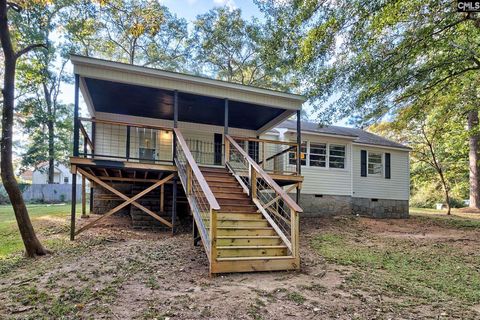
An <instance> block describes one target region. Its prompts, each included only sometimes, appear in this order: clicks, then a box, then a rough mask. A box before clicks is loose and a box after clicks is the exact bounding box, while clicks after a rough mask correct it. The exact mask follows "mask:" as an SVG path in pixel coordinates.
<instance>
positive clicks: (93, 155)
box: [90, 121, 97, 197]
mask: <svg viewBox="0 0 480 320" xmlns="http://www.w3.org/2000/svg"><path fill="white" fill-rule="evenodd" d="M96 131H97V123H96V122H95V121H93V122H92V144H93V148H92V158H94V157H95V133H96ZM90 197H91V193H90Z"/></svg>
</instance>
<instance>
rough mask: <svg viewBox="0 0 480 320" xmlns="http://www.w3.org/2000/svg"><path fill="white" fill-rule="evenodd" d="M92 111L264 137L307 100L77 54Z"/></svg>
mask: <svg viewBox="0 0 480 320" xmlns="http://www.w3.org/2000/svg"><path fill="white" fill-rule="evenodd" d="M71 61H72V63H73V65H74V72H75V74H78V75H79V77H80V90H81V91H82V95H83V97H84V100H85V102H86V104H87V107H88V109H89V112H90V114H91V115H92V116H95V113H96V112H108V113H117V114H124V115H132V116H139V117H147V118H157V119H166V120H173V104H174V91H175V90H177V91H178V120H179V121H185V122H193V123H202V124H211V125H219V126H223V125H224V123H225V119H224V116H225V111H224V108H225V107H224V106H225V99H228V106H229V108H228V111H229V117H228V125H229V127H234V128H243V129H249V130H255V131H257V132H258V133H259V134H260V133H261V132H264V131H266V130H268V129H270V128H272V127H274V126H275V125H277V124H278V123H280V122H282V121H284V120H285V119H287V118H288V117H290V116H292V115H293V114H295V112H296V111H297V110H300V109H301V106H302V103H303V102H304V101H305V97H303V96H300V95H296V94H290V93H285V92H279V91H274V90H268V89H263V88H257V87H252V86H246V85H241V84H236V83H230V82H225V81H220V80H213V79H208V78H204V77H198V76H193V75H187V74H181V73H175V72H170V71H164V70H158V69H152V68H146V67H140V66H133V65H129V64H124V63H118V62H112V61H106V60H101V59H96V58H90V57H83V56H77V55H72V56H71Z"/></svg>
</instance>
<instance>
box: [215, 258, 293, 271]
mask: <svg viewBox="0 0 480 320" xmlns="http://www.w3.org/2000/svg"><path fill="white" fill-rule="evenodd" d="M299 269H300V260H299V259H295V258H293V257H290V256H285V257H284V256H270V257H220V258H217V259H216V261H214V262H213V263H212V268H211V272H212V273H227V272H254V271H276V270H299Z"/></svg>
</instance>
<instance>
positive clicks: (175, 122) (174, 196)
mask: <svg viewBox="0 0 480 320" xmlns="http://www.w3.org/2000/svg"><path fill="white" fill-rule="evenodd" d="M173 127H174V128H178V91H177V90H175V91H174V92H173ZM176 154H177V137H176V136H175V133H174V134H173V164H175V157H176ZM177 179H178V178H177V176H175V177H174V178H173V181H172V183H173V184H172V189H173V192H172V234H175V220H176V218H177Z"/></svg>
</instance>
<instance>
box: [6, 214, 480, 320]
mask: <svg viewBox="0 0 480 320" xmlns="http://www.w3.org/2000/svg"><path fill="white" fill-rule="evenodd" d="M301 227H302V229H301V254H302V256H301V261H302V268H301V271H299V272H267V273H248V274H225V275H220V276H214V277H210V276H209V274H208V264H207V258H206V256H205V254H204V252H203V250H202V247H194V246H193V242H192V238H191V235H190V234H189V233H183V234H179V235H176V236H173V237H172V236H171V235H170V234H168V233H158V232H152V231H135V230H132V229H130V228H129V227H128V221H126V220H122V219H121V218H119V217H113V218H112V219H110V220H109V221H107V222H106V223H104V224H103V225H102V226H100V227H97V228H94V229H92V230H89V231H87V232H85V233H83V234H81V235H80V236H79V237H78V239H77V240H76V241H75V242H73V243H70V242H68V241H65V246H64V247H61V248H59V249H57V250H55V253H54V254H53V255H50V256H48V257H46V258H41V259H37V260H34V261H32V260H25V259H22V260H15V261H14V262H12V264H11V266H10V267H9V269H8V270H6V271H4V272H3V274H0V276H1V278H0V319H9V318H15V319H276V320H279V319H454V318H458V319H475V318H476V319H480V306H478V305H475V303H473V304H471V305H469V306H465V305H464V304H463V303H461V302H460V301H458V300H455V299H446V300H444V301H438V302H436V303H428V304H426V303H412V297H411V296H408V295H405V296H402V295H398V294H391V293H390V292H389V291H388V290H387V291H382V290H378V288H376V287H370V284H369V283H363V284H360V286H358V284H357V285H356V286H352V285H350V284H349V281H351V280H350V278H351V275H352V273H353V272H355V271H356V270H355V267H354V266H348V265H342V264H337V263H334V262H331V261H330V262H328V261H327V260H326V259H324V258H323V257H322V256H321V255H320V254H319V253H318V250H316V249H315V248H314V247H313V246H312V241H313V239H314V238H315V237H317V236H318V235H319V234H324V233H339V234H347V235H348V237H349V239H357V238H358V239H357V240H352V241H360V242H362V243H363V244H365V243H366V244H367V245H368V243H369V242H371V243H372V244H378V243H380V242H381V241H383V240H385V239H388V240H390V239H398V238H400V239H408V240H413V241H427V242H428V244H429V245H432V246H435V245H437V244H441V243H445V242H447V243H449V244H453V245H454V246H456V247H458V250H464V251H465V252H466V254H475V251H477V252H478V249H479V248H480V247H479V244H480V232H479V230H478V229H477V228H473V229H468V228H467V229H465V228H453V227H452V228H449V227H448V226H445V225H442V224H438V223H431V222H429V221H428V220H427V221H425V219H416V218H411V219H408V220H372V219H367V218H355V217H339V218H322V219H320V218H315V219H314V218H310V219H302V226H301ZM54 236H58V237H66V234H65V230H63V231H62V232H60V233H58V235H55V234H54ZM477 271H478V270H477ZM479 290H480V288H479ZM413 300H414V299H413Z"/></svg>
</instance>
